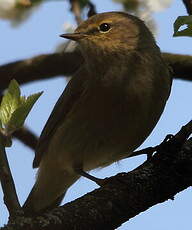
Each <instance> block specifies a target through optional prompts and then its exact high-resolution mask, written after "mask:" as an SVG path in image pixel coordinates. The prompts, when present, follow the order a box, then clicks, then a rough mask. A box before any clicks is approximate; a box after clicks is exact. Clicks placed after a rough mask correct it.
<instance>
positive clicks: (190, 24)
mask: <svg viewBox="0 0 192 230" xmlns="http://www.w3.org/2000/svg"><path fill="white" fill-rule="evenodd" d="M183 25H186V26H187V28H185V29H183V30H180V31H179V29H180V27H181V26H183ZM173 36H174V37H177V36H190V37H192V16H179V17H178V18H177V19H176V21H175V22H174V34H173Z"/></svg>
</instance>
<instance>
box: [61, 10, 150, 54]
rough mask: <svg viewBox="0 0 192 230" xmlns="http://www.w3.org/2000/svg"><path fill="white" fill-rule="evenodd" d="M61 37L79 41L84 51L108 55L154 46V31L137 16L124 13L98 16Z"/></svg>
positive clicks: (108, 13) (109, 13)
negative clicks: (100, 52) (101, 52)
mask: <svg viewBox="0 0 192 230" xmlns="http://www.w3.org/2000/svg"><path fill="white" fill-rule="evenodd" d="M61 37H64V38H67V39H71V40H74V41H77V42H78V43H79V44H80V47H81V48H82V51H85V52H94V53H95V52H98V53H99V51H104V52H107V53H109V54H111V53H114V52H116V51H117V50H119V51H123V50H124V51H129V50H134V49H139V48H142V47H143V48H144V47H148V46H151V45H154V39H153V36H152V34H151V32H150V31H149V30H148V28H147V27H146V26H145V24H144V23H143V22H142V21H141V20H140V19H138V18H137V17H135V16H132V15H129V14H127V13H123V12H107V13H101V14H96V15H94V16H92V17H90V18H89V19H88V20H86V21H84V22H83V23H82V24H80V25H79V27H77V29H76V30H75V32H74V33H70V34H63V35H61Z"/></svg>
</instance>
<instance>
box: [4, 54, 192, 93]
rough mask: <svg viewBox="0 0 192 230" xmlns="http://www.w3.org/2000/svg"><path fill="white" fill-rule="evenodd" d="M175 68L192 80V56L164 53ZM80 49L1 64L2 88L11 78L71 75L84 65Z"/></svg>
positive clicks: (24, 79) (177, 74) (25, 79)
mask: <svg viewBox="0 0 192 230" xmlns="http://www.w3.org/2000/svg"><path fill="white" fill-rule="evenodd" d="M162 54H163V58H164V59H165V61H166V62H167V63H168V64H169V65H170V66H171V67H172V69H173V77H174V78H175V79H183V80H190V81H192V56H190V55H182V54H171V53H162ZM82 63H83V57H82V56H81V53H80V51H78V50H75V51H74V52H66V53H54V54H45V55H39V56H35V57H33V58H30V59H26V60H20V61H16V62H12V63H9V64H5V65H2V66H0V88H1V89H2V90H3V89H5V88H7V86H8V84H9V82H10V80H11V79H13V78H15V79H16V80H17V81H18V82H19V84H24V83H29V82H32V81H36V80H42V79H48V78H53V77H57V76H59V75H65V76H71V75H73V74H74V72H75V71H77V69H78V68H79V67H80V65H82Z"/></svg>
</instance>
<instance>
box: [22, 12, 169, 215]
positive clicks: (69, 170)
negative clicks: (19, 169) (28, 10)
mask: <svg viewBox="0 0 192 230" xmlns="http://www.w3.org/2000/svg"><path fill="white" fill-rule="evenodd" d="M103 23H107V26H109V30H107V31H101V29H100V26H101V24H103ZM104 26H106V25H104ZM104 29H105V28H104ZM64 37H67V38H71V39H73V40H76V41H77V42H78V43H79V47H80V49H81V51H82V55H83V56H84V59H85V62H84V65H83V66H82V67H81V69H80V70H79V71H78V72H77V73H76V74H75V75H74V77H73V78H72V80H71V81H70V82H69V84H68V85H67V87H66V89H65V90H64V92H63V94H62V95H61V97H60V99H59V100H58V102H57V103H56V105H55V107H54V109H53V111H52V113H51V115H50V117H49V119H48V121H47V123H46V125H45V128H44V129H43V131H42V134H41V136H40V139H39V144H38V146H37V151H36V156H35V160H34V163H33V166H34V167H39V171H38V175H37V181H36V183H35V185H34V188H33V190H32V192H31V193H30V195H29V197H28V199H27V201H26V203H25V205H24V207H25V209H26V210H30V211H33V212H39V211H41V210H43V209H46V208H48V207H50V206H51V205H52V204H54V203H55V204H56V203H57V204H58V202H56V201H58V200H59V201H60V197H62V195H63V194H64V193H65V192H66V190H67V189H68V187H70V186H71V184H73V183H74V182H75V181H76V180H77V179H78V178H79V175H78V173H77V169H82V170H85V171H88V170H92V169H94V168H97V167H104V166H107V165H109V164H111V163H113V162H115V161H118V160H120V159H123V158H125V157H128V156H129V154H127V152H131V151H133V150H134V149H136V148H137V147H138V146H140V145H141V144H142V142H143V141H144V140H145V139H146V138H147V136H148V135H149V134H150V133H151V131H152V130H153V128H154V127H155V125H156V123H157V121H158V120H159V117H160V115H161V113H162V112H163V109H164V106H165V103H166V101H167V98H168V96H169V93H170V86H171V80H170V76H169V71H168V68H167V66H166V64H165V63H164V62H163V60H162V58H161V54H160V50H159V48H158V47H157V45H156V43H155V41H154V38H153V36H152V34H151V32H150V31H149V30H148V28H147V27H146V26H145V25H144V23H143V22H142V21H141V20H140V19H138V18H136V17H134V16H131V15H128V14H126V13H122V12H109V13H102V14H98V15H95V16H92V17H91V18H89V19H88V20H87V21H85V22H83V23H82V24H81V25H80V26H79V27H78V28H77V29H76V31H75V33H74V34H71V35H64ZM125 153H126V154H125Z"/></svg>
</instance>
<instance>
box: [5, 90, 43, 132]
mask: <svg viewBox="0 0 192 230" xmlns="http://www.w3.org/2000/svg"><path fill="white" fill-rule="evenodd" d="M42 93H43V92H40V93H36V94H33V95H30V96H29V97H27V98H26V99H25V98H24V97H22V99H21V101H22V104H21V105H20V106H19V107H18V108H17V109H16V110H15V111H14V112H13V114H12V116H11V119H10V120H9V122H8V124H7V130H8V132H14V131H15V130H16V129H19V128H21V127H22V125H23V124H24V122H25V119H26V117H27V115H28V114H29V112H30V111H31V109H32V107H33V105H34V104H35V102H36V101H37V99H38V98H39V97H40V96H41V94H42Z"/></svg>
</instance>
